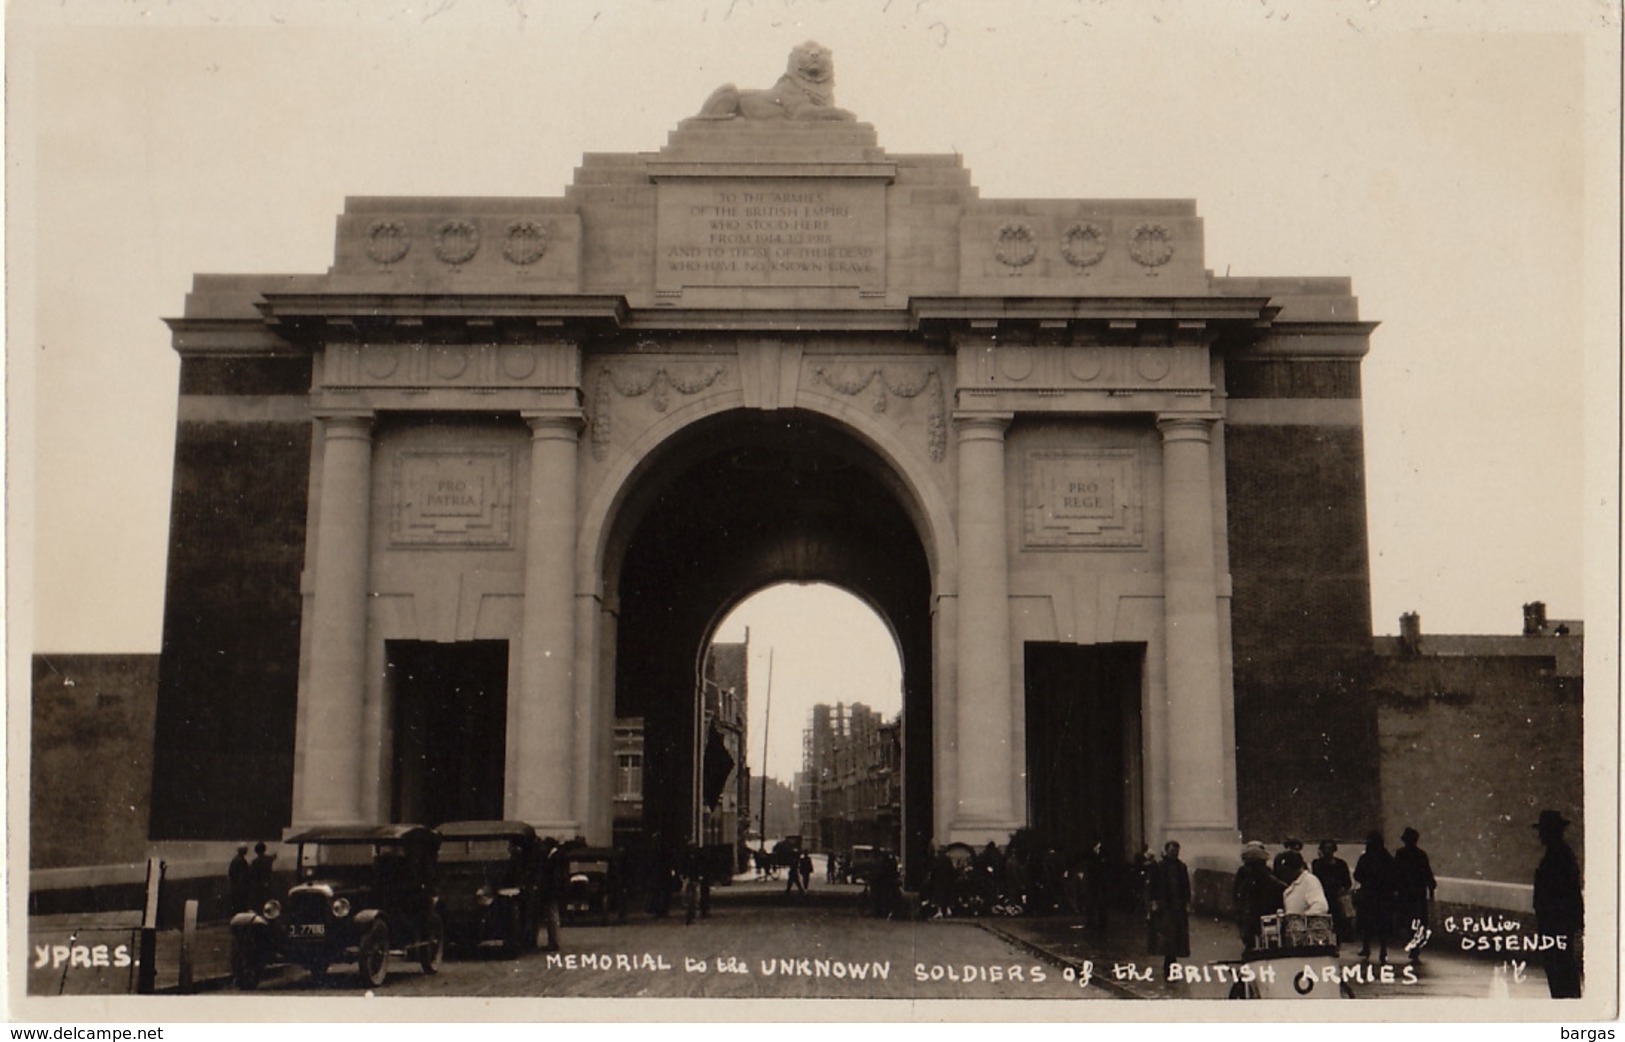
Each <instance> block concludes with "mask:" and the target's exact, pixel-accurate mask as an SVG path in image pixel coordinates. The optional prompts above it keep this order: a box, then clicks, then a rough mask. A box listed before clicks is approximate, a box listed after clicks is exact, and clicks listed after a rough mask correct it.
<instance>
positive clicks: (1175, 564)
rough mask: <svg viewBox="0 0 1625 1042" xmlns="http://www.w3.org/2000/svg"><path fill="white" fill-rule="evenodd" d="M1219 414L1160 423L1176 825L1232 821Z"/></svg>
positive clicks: (1224, 825) (1200, 826)
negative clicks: (1214, 436) (1216, 445)
mask: <svg viewBox="0 0 1625 1042" xmlns="http://www.w3.org/2000/svg"><path fill="white" fill-rule="evenodd" d="M1216 419H1217V417H1216V416H1214V415H1211V414H1206V413H1202V414H1191V415H1179V414H1165V415H1163V416H1159V417H1158V418H1157V427H1158V429H1159V430H1161V431H1162V516H1163V521H1162V525H1163V535H1162V538H1163V613H1164V614H1163V619H1164V630H1165V638H1164V647H1165V649H1166V656H1167V657H1166V684H1167V705H1168V714H1167V721H1168V723H1167V731H1168V733H1167V743H1166V748H1167V751H1168V752H1167V755H1168V821H1167V827H1168V828H1169V829H1170V830H1205V829H1224V830H1234V828H1235V823H1236V816H1235V808H1234V807H1233V806H1229V805H1227V800H1226V799H1225V787H1224V785H1223V784H1222V781H1223V779H1224V777H1225V775H1226V772H1227V770H1228V763H1227V758H1228V757H1229V756H1230V755H1231V753H1232V752H1233V750H1230V749H1227V748H1226V747H1225V740H1224V739H1225V735H1226V734H1227V733H1228V731H1227V729H1226V727H1225V721H1224V705H1225V703H1224V697H1223V694H1224V688H1223V683H1222V678H1221V675H1220V670H1221V669H1222V667H1223V661H1222V659H1221V657H1220V655H1219V600H1218V575H1217V565H1216V563H1215V562H1216V557H1215V553H1214V549H1215V547H1214V537H1213V492H1212V478H1211V473H1212V470H1211V464H1210V460H1209V458H1208V451H1209V445H1210V440H1211V432H1212V428H1213V423H1214V421H1215V420H1216Z"/></svg>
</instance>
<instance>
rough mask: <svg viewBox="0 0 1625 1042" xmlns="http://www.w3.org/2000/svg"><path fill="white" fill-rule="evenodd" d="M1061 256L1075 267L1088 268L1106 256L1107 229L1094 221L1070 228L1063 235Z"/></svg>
mask: <svg viewBox="0 0 1625 1042" xmlns="http://www.w3.org/2000/svg"><path fill="white" fill-rule="evenodd" d="M1061 256H1062V257H1064V258H1066V262H1067V263H1068V264H1070V265H1072V266H1073V267H1074V268H1087V267H1090V266H1092V265H1095V264H1099V263H1100V258H1102V257H1104V256H1106V230H1105V229H1104V228H1102V227H1101V226H1100V225H1098V224H1095V223H1094V222H1093V221H1083V222H1080V223H1078V224H1074V225H1073V226H1072V227H1070V228H1068V229H1067V230H1066V232H1065V234H1063V235H1062V236H1061Z"/></svg>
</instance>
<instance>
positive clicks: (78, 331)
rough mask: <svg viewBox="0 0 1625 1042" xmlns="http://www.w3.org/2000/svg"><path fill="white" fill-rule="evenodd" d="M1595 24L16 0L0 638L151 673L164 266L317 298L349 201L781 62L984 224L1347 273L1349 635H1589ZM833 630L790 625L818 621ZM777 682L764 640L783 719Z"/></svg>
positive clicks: (165, 432)
mask: <svg viewBox="0 0 1625 1042" xmlns="http://www.w3.org/2000/svg"><path fill="white" fill-rule="evenodd" d="M1464 8H1466V9H1467V12H1468V13H1464V11H1463V9H1464ZM1617 11H1618V5H1617V4H1614V3H1595V2H1581V0H1570V2H1558V3H1549V4H1541V5H1525V4H1522V3H1500V2H1486V3H1482V4H1475V5H1464V4H1457V3H1444V2H1442V0H1439V2H1421V3H1409V4H1403V5H1402V4H1397V3H1383V2H1381V0H1362V2H1359V3H1341V2H1327V0H1312V2H1311V0H1305V2H1302V3H1294V2H1288V0H1282V2H1274V0H1237V2H1235V3H1231V4H1224V5H1216V4H1210V3H1197V2H1194V0H1192V2H1186V3H1180V2H1172V0H1146V2H1136V3H1115V2H1110V0H1014V2H1008V3H998V4H993V3H973V2H948V0H840V2H835V0H826V2H818V0H755V2H752V0H627V2H621V3H601V4H596V5H590V4H542V3H526V2H524V0H489V2H483V3H473V2H467V0H465V2H461V3H458V2H455V0H432V2H427V3H425V2H417V0H397V2H393V3H351V4H345V3H337V2H330V0H241V2H235V3H230V4H227V3H222V2H213V3H199V2H188V0H167V2H159V0H154V2H153V3H150V4H142V3H133V2H112V0H89V2H85V3H75V4H60V3H54V2H52V3H45V2H40V0H22V2H16V3H12V4H10V5H8V8H7V17H8V25H7V30H8V36H7V85H8V95H7V103H8V111H7V115H8V120H7V138H8V140H7V144H8V150H7V159H6V164H7V165H6V173H7V202H8V208H7V233H8V234H7V240H6V241H7V260H8V292H7V334H8V337H7V343H8V349H7V363H8V366H7V376H8V379H7V409H8V421H7V426H8V435H9V437H8V443H7V467H8V474H7V480H8V489H9V493H10V494H9V496H8V499H7V524H8V528H7V578H8V590H7V596H8V608H9V610H8V612H7V620H8V621H7V625H8V632H9V639H10V647H11V649H12V650H13V651H14V652H26V651H42V652H67V651H74V652H114V651H130V652H153V651H156V650H157V648H158V645H159V639H160V621H161V608H162V598H163V587H164V568H165V544H166V538H167V526H168V511H169V493H170V468H171V464H172V459H173V452H174V432H175V404H176V384H177V372H178V364H177V360H176V356H175V355H174V353H173V351H172V350H171V349H170V347H169V335H168V330H167V328H166V327H165V326H164V325H163V324H162V322H161V321H160V319H161V318H163V317H172V316H176V315H179V314H180V313H181V312H182V308H183V301H184V296H185V293H186V291H187V289H188V287H189V285H190V283H191V279H192V276H193V274H194V273H214V272H291V273H320V272H323V271H325V270H326V269H327V267H328V266H329V265H330V264H331V262H332V250H333V242H334V230H335V219H336V217H337V215H338V214H339V213H340V211H341V210H342V209H343V205H344V198H345V196H347V195H451V196H476V195H510V196H515V195H516V196H523V195H539V196H559V195H561V194H562V193H563V190H564V188H565V186H566V185H567V184H569V182H570V181H571V178H572V171H573V168H574V167H575V166H576V165H578V164H579V162H580V157H581V155H582V153H584V152H635V151H652V150H655V149H657V148H659V147H660V146H661V145H662V144H663V143H664V141H665V138H666V135H667V133H668V132H669V131H670V130H672V129H673V128H674V127H675V126H676V125H677V123H678V122H679V121H680V120H682V119H684V118H686V117H688V116H690V115H693V114H694V113H695V112H696V111H697V110H698V108H699V105H700V103H701V102H702V101H703V100H704V99H705V97H706V96H707V95H708V94H709V93H710V91H711V90H712V89H713V88H714V87H716V86H717V85H718V84H720V83H723V82H736V83H740V84H742V85H746V86H752V85H754V86H763V87H765V86H768V85H770V84H771V83H772V82H773V80H774V79H776V78H777V76H778V75H779V73H780V72H781V71H782V68H783V64H784V60H785V55H786V54H787V53H788V52H789V50H790V48H791V47H793V46H794V45H796V44H798V43H800V42H801V41H803V40H806V39H809V38H810V39H816V40H818V41H820V42H822V43H823V44H825V45H827V46H829V47H830V48H831V49H832V50H833V52H834V55H835V64H836V77H837V78H836V95H837V103H838V104H840V105H841V106H842V107H844V108H847V109H850V110H852V111H854V112H856V113H857V115H858V118H859V119H861V120H863V121H864V122H867V123H871V124H873V125H874V126H875V127H876V129H877V133H878V135H879V140H880V142H881V144H882V145H883V146H885V147H886V148H887V149H889V150H890V151H893V152H937V153H941V152H954V153H958V154H960V155H961V156H962V157H963V161H964V164H965V166H966V167H967V168H968V169H969V170H970V172H971V177H972V180H973V182H974V183H975V184H976V185H977V186H978V187H979V189H980V191H981V194H982V196H983V197H984V198H1180V199H1185V198H1189V199H1194V200H1196V203H1197V208H1198V212H1199V213H1200V214H1201V215H1202V217H1203V218H1204V221H1205V233H1206V245H1207V266H1208V267H1209V268H1210V269H1212V270H1213V271H1214V272H1215V273H1216V274H1221V275H1222V274H1226V273H1228V274H1233V275H1305V276H1307V275H1336V276H1348V277H1350V278H1352V280H1353V286H1354V291H1355V293H1356V295H1357V296H1358V297H1359V299H1360V310H1361V317H1362V318H1364V319H1368V320H1375V321H1377V322H1380V323H1381V325H1380V326H1379V327H1378V329H1377V330H1376V332H1375V333H1374V335H1373V336H1372V340H1371V353H1370V355H1369V357H1368V358H1367V359H1366V362H1365V365H1364V370H1363V379H1364V409H1365V463H1366V477H1367V496H1368V512H1369V525H1370V532H1369V540H1370V555H1371V576H1372V595H1373V626H1374V628H1375V631H1376V632H1378V633H1392V632H1395V631H1396V630H1397V625H1398V623H1397V620H1398V617H1399V615H1400V613H1402V612H1405V611H1417V612H1419V613H1420V614H1421V616H1422V625H1423V628H1424V630H1425V631H1427V632H1434V633H1443V632H1451V633H1511V632H1515V631H1516V630H1517V629H1518V628H1519V625H1520V622H1521V611H1520V605H1521V604H1522V603H1524V602H1525V601H1529V600H1535V599H1540V600H1544V601H1545V602H1546V603H1547V605H1548V611H1549V613H1550V614H1551V615H1552V616H1553V617H1557V618H1584V619H1587V620H1588V624H1590V625H1593V626H1595V625H1597V624H1598V623H1599V622H1601V623H1609V622H1610V620H1611V619H1612V614H1611V613H1612V612H1613V610H1614V607H1613V605H1614V596H1615V592H1616V590H1617V580H1618V568H1617V557H1615V556H1614V554H1615V552H1616V551H1617V540H1616V539H1615V538H1614V536H1615V534H1616V533H1617V526H1616V522H1617V511H1618V500H1617V491H1618V473H1619V471H1618V459H1617V454H1616V449H1617V437H1616V434H1615V426H1614V424H1615V421H1616V418H1617V404H1616V403H1617V392H1618V387H1619V376H1618V351H1617V347H1618V335H1619V322H1618V287H1619V272H1618V229H1619V221H1618V211H1617V206H1618V199H1619V191H1618V157H1619V151H1618V140H1617V130H1618V125H1619V112H1618V70H1619V64H1618V44H1619V25H1618V15H1617ZM1599 128H1602V129H1604V130H1606V131H1607V132H1599ZM843 612H844V609H840V608H836V607H831V608H829V610H828V611H827V612H826V613H825V614H823V615H820V616H819V618H820V619H821V620H824V622H825V623H826V625H827V626H828V627H829V632H831V633H833V632H836V631H837V630H839V629H840V628H841V627H843V626H845V625H846V621H847V620H846V619H845V616H844V614H843ZM826 616H827V618H826ZM748 622H749V620H744V621H742V622H741V623H740V624H741V625H744V624H746V623H748ZM852 624H853V625H855V626H859V627H860V628H861V627H862V626H863V625H870V626H871V628H873V627H874V626H878V625H879V624H878V622H876V621H874V620H872V619H871V620H870V621H869V622H868V623H864V622H863V621H862V620H861V619H854V620H852ZM755 625H756V629H754V630H753V637H752V642H753V647H754V646H756V644H757V642H758V641H759V640H762V641H763V643H765V640H763V638H764V636H765V634H766V632H767V629H768V628H769V627H768V624H767V623H766V622H765V621H761V620H758V621H757V622H756V624H755ZM843 632H844V631H843ZM882 632H883V630H882ZM774 639H775V641H776V640H777V639H778V638H777V637H775V638H774ZM841 639H846V638H844V637H843V638H841ZM853 639H856V638H853ZM886 639H887V640H888V641H889V637H888V638H886ZM753 657H754V656H753ZM882 657H883V656H882ZM19 658H22V656H20V655H16V654H14V655H13V656H12V663H11V670H12V671H11V674H10V676H11V677H12V679H13V682H14V683H15V680H16V678H17V676H18V675H19V674H18V669H19V666H18V659H19ZM894 659H895V653H893V660H894ZM796 661H798V658H797V657H796V655H794V654H792V653H791V652H790V651H789V650H788V646H786V650H785V651H784V652H782V653H780V659H779V661H778V663H777V664H776V670H777V672H776V683H779V684H781V685H784V686H783V687H782V688H781V689H780V690H782V691H784V692H788V691H789V690H791V686H792V685H793V684H795V683H797V682H796V681H792V680H790V679H787V678H788V677H789V676H790V675H791V673H792V672H794V670H799V669H801V668H803V667H801V666H799V665H798V666H794V667H792V665H791V663H792V662H796ZM807 668H810V667H807ZM764 682H765V681H764V680H761V679H759V678H758V676H757V675H756V674H755V673H753V675H752V678H751V684H752V688H753V690H756V689H759V685H760V684H762V683H764ZM888 684H890V685H891V687H895V683H894V682H892V681H890V680H888V679H887V678H886V677H885V676H884V675H882V673H881V672H877V673H876V674H875V675H874V676H873V677H871V678H868V680H866V681H865V683H864V684H863V685H857V686H854V687H853V690H859V689H861V690H864V691H869V690H874V691H877V692H878V691H884V690H888V687H887V685H888ZM782 697H784V698H785V699H786V702H785V703H784V704H785V705H786V706H788V705H789V704H790V703H789V701H788V700H789V698H790V696H789V694H788V693H786V694H784V695H783V696H782ZM786 711H787V712H790V713H791V715H792V716H794V715H795V713H797V712H800V713H801V714H802V715H804V711H801V710H789V709H787V710H786ZM776 730H777V728H776V727H775V732H776ZM795 735H796V738H795V741H796V743H797V745H798V747H799V726H798V727H797V728H796V730H795ZM771 773H773V774H775V775H777V776H781V777H787V773H786V774H780V771H779V770H777V769H774V770H772V771H771Z"/></svg>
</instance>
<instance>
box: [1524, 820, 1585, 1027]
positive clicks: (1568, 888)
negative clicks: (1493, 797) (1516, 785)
mask: <svg viewBox="0 0 1625 1042" xmlns="http://www.w3.org/2000/svg"><path fill="white" fill-rule="evenodd" d="M1571 824H1573V823H1572V822H1570V821H1569V820H1568V819H1567V818H1565V817H1563V815H1562V814H1561V813H1560V812H1558V811H1555V810H1543V811H1541V812H1540V820H1539V821H1537V822H1535V824H1534V825H1532V826H1530V827H1531V828H1534V829H1535V830H1536V831H1537V834H1538V835H1539V836H1540V841H1541V842H1542V843H1543V844H1545V845H1546V856H1545V857H1544V858H1542V859H1541V862H1540V865H1539V867H1537V868H1536V869H1535V924H1536V926H1535V928H1536V930H1538V931H1539V932H1540V934H1541V936H1542V937H1559V938H1563V943H1562V947H1561V948H1559V947H1558V946H1556V945H1553V946H1552V948H1550V949H1549V950H1548V951H1547V952H1546V987H1547V989H1548V990H1549V991H1550V992H1551V993H1552V998H1554V999H1577V998H1579V997H1580V947H1579V946H1580V933H1581V930H1582V929H1583V928H1584V927H1585V904H1584V901H1583V898H1582V897H1581V884H1580V862H1579V860H1578V859H1576V858H1575V856H1574V851H1573V850H1572V849H1570V848H1569V845H1568V842H1567V841H1566V840H1565V839H1564V838H1563V830H1564V829H1566V828H1568V827H1569V825H1571Z"/></svg>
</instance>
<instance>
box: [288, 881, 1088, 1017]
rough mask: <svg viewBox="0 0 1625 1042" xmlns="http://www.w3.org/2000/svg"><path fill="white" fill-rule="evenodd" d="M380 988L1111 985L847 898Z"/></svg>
mask: <svg viewBox="0 0 1625 1042" xmlns="http://www.w3.org/2000/svg"><path fill="white" fill-rule="evenodd" d="M262 990H266V991H272V992H279V993H297V994H301V995H303V996H309V997H316V996H319V995H327V994H332V995H349V996H354V995H356V994H357V993H358V992H359V990H360V989H359V985H358V983H357V980H356V977H355V975H354V972H353V969H352V968H350V967H342V966H335V967H334V968H333V976H332V978H331V980H330V982H329V983H328V985H326V986H320V985H317V984H316V983H315V982H314V981H312V980H311V979H310V978H309V977H307V976H306V975H305V974H304V972H303V971H301V970H296V969H288V970H284V971H281V972H280V973H277V974H276V975H275V976H273V977H272V978H271V979H269V980H267V981H266V982H265V983H264V984H263V985H262ZM377 994H378V996H379V997H383V996H385V995H388V996H397V995H398V996H441V997H454V996H469V997H476V998H483V997H507V996H531V997H556V998H590V999H602V998H728V999H781V998H787V999H804V998H816V999H909V1000H936V999H1048V1000H1057V999H1062V1000H1082V999H1101V998H1112V997H1114V996H1113V994H1111V993H1110V992H1109V991H1107V990H1106V989H1104V988H1102V987H1101V986H1100V982H1099V981H1098V980H1091V981H1090V982H1089V983H1088V984H1087V985H1084V984H1082V983H1080V979H1079V974H1078V972H1077V971H1076V970H1072V969H1063V968H1062V967H1059V966H1056V965H1054V964H1053V963H1050V962H1046V961H1044V960H1042V959H1039V958H1037V957H1036V956H1034V955H1032V954H1031V953H1029V952H1027V951H1025V950H1022V949H1019V948H1017V947H1015V946H1014V945H1012V944H1010V943H1008V942H1006V941H1004V940H1001V939H1000V938H998V937H995V936H993V935H992V934H989V933H987V932H986V931H984V930H981V929H979V928H977V927H976V926H975V925H973V924H970V923H965V922H892V921H886V920H879V919H873V918H866V917H863V916H861V915H860V914H859V912H858V909H857V908H856V907H855V906H851V905H845V904H839V903H834V902H817V903H813V902H806V903H802V904H799V905H790V906H773V905H762V904H750V905H745V904H740V905H726V904H724V905H722V906H721V907H718V908H716V909H714V910H713V912H712V915H711V917H710V918H708V919H703V920H700V921H698V922H696V923H694V924H693V925H685V924H684V923H683V919H682V916H681V915H674V916H672V917H670V918H667V919H654V918H650V917H646V916H638V917H634V918H633V919H632V920H631V921H630V922H628V923H626V924H624V925H610V926H578V927H573V928H572V927H567V928H566V930H565V933H564V937H563V950H562V951H560V952H558V953H557V954H549V953H543V952H533V953H530V954H527V955H525V956H523V957H522V958H519V959H516V960H506V959H501V958H497V957H495V953H487V952H484V951H481V952H475V953H472V954H465V955H463V956H462V957H450V958H447V959H446V961H445V963H444V964H443V966H442V968H441V970H440V972H439V973H438V974H434V975H428V974H425V973H423V972H422V971H421V970H420V969H419V968H418V966H417V965H416V963H412V962H408V961H406V960H402V959H394V960H392V962H391V970H390V975H389V980H388V981H387V982H386V983H385V985H384V986H383V988H381V989H379V990H378V992H377Z"/></svg>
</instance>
